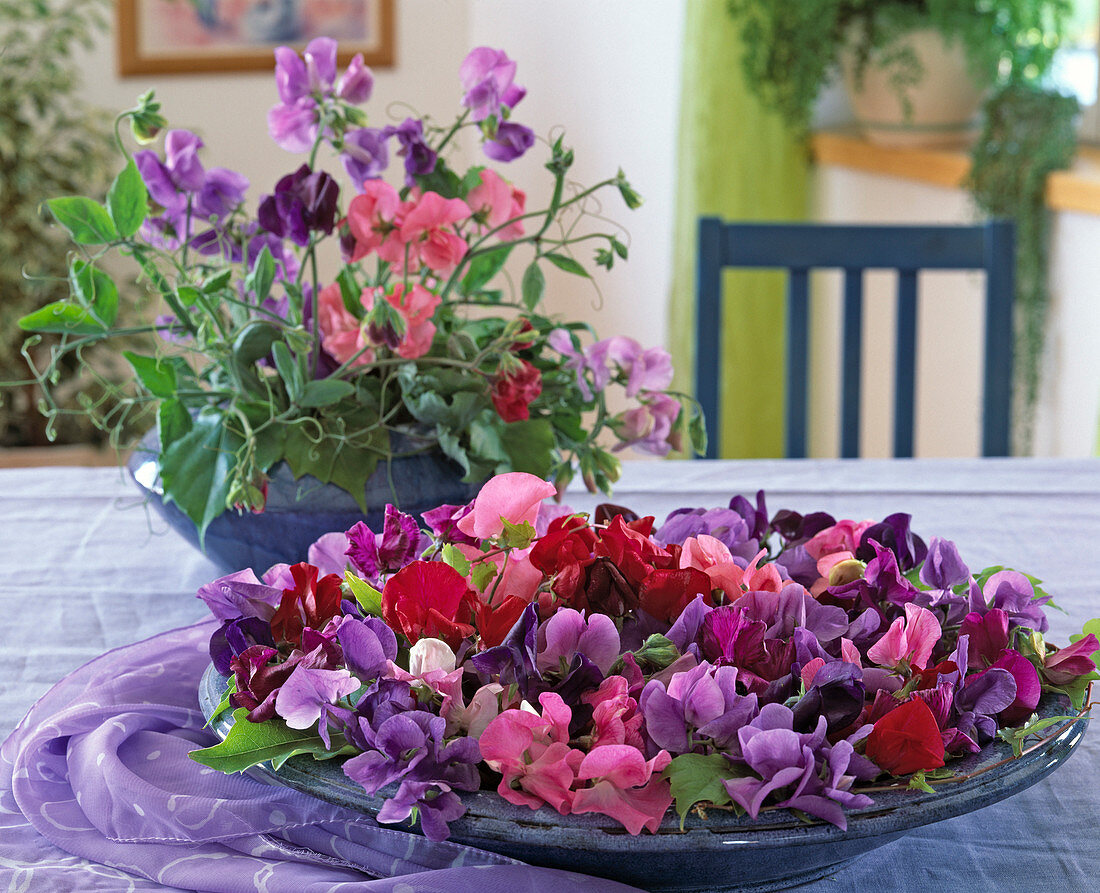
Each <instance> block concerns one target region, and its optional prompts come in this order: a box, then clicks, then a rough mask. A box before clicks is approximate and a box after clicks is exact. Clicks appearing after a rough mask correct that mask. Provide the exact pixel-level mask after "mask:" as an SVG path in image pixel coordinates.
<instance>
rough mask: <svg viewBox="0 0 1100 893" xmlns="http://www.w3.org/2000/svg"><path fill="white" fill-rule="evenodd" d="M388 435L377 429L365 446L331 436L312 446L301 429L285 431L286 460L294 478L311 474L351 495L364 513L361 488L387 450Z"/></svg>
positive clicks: (365, 505)
mask: <svg viewBox="0 0 1100 893" xmlns="http://www.w3.org/2000/svg"><path fill="white" fill-rule="evenodd" d="M388 445H389V436H388V435H387V433H386V431H385V429H384V428H378V429H377V430H376V432H375V433H374V436H373V440H372V441H371V443H370V444H369V445H367V446H363V447H352V446H348V445H347V444H346V443H344V442H342V441H339V440H336V439H334V438H332V437H331V436H326V437H323V438H322V440H321V442H320V443H314V442H313V441H312V440H311V439H310V438H309V437H308V436H306V433H305V431H304V430H303V426H301V425H295V426H294V427H292V428H290V430H289V431H287V437H286V451H285V458H286V460H287V463H288V464H289V465H290V470H291V471H292V472H293V473H294V476H295V477H301V476H302V475H305V474H311V475H313V476H314V477H315V478H317V479H318V480H320V481H322V482H324V483H332V484H335V485H336V486H337V487H342V488H343V489H344V490H346V491H347V492H348V493H350V494H351V495H352V496H353V497H354V498H355V501H356V502H357V503H358V504H359V507H360V508H361V509H362V510H363V511H364V513H365V512H366V511H367V504H366V494H365V493H364V489H365V487H366V484H367V478H369V477H370V476H371V475H372V474H373V473H374V469H375V468H376V467H377V466H378V460H379V457H380V456H382V455H385V453H386V452H387V451H388V449H389V446H388Z"/></svg>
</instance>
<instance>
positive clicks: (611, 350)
mask: <svg viewBox="0 0 1100 893" xmlns="http://www.w3.org/2000/svg"><path fill="white" fill-rule="evenodd" d="M607 340H608V353H607V356H608V359H610V360H611V361H612V362H614V363H616V364H617V365H618V366H619V368H620V369H621V370H622V371H623V372H624V373H625V374H626V377H627V381H626V396H628V397H636V396H637V395H638V394H639V393H640V392H642V391H663V390H664V389H665V388H667V387H668V386H669V385H670V384H672V357H671V356H670V355H669V353H668V351H667V350H665V349H664V348H663V347H650V348H647V349H645V350H643V349H642V346H641V345H640V344H639V343H638V342H637V341H635V340H634V339H633V338H626V337H624V336H622V335H619V336H615V337H612V338H609V339H607Z"/></svg>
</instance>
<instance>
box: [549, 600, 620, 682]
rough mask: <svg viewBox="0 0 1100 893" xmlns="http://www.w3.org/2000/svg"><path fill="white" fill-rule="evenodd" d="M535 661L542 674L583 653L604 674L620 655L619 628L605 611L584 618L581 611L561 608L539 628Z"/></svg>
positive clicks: (566, 665) (556, 668)
mask: <svg viewBox="0 0 1100 893" xmlns="http://www.w3.org/2000/svg"><path fill="white" fill-rule="evenodd" d="M538 638H539V644H540V648H539V655H538V660H537V662H536V664H537V666H538V668H539V670H540V671H542V672H543V673H544V674H545V673H546V672H547V671H549V670H560V669H562V668H568V667H569V665H570V664H571V663H572V662H573V656H574V655H575V654H578V653H579V654H583V655H584V656H585V657H587V658H588V659H589V660H590V661H592V663H594V664H595V665H596V666H597V667H598V668H599V670H600V673H602V674H603V675H605V676H606V675H607V673H608V671H609V670H610V669H611V665H612V664H613V663H615V661H616V660H617V659H618V657H619V651H620V650H621V649H620V644H619V630H618V629H617V628H616V626H615V621H613V620H612V619H611V618H610V617H608V616H607V615H606V614H593V615H592V616H591V617H589V618H588V620H587V621H586V620H585V619H584V615H583V614H581V613H580V611H574V610H573V609H572V608H560V609H559V610H558V611H557V612H556V613H555V614H554V615H553V616H552V617H551V618H550V619H549V620H547V621H546V623H545V624H543V626H541V627H540V628H539V635H538Z"/></svg>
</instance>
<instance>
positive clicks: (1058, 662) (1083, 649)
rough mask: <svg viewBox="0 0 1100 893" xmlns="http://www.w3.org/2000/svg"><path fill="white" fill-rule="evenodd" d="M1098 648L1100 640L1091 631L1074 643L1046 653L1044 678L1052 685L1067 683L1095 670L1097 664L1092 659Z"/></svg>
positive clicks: (1099, 647)
mask: <svg viewBox="0 0 1100 893" xmlns="http://www.w3.org/2000/svg"><path fill="white" fill-rule="evenodd" d="M1097 649H1100V642H1098V641H1097V639H1096V636H1095V635H1093V634H1092V633H1089V634H1088V635H1086V636H1084V637H1083V638H1081V639H1078V640H1077V641H1076V642H1074V643H1073V644H1072V645H1066V646H1065V647H1064V648H1059V649H1058V650H1057V651H1055V652H1054V653H1053V654H1047V655H1045V656H1044V659H1043V671H1042V672H1043V679H1044V680H1046V681H1047V682H1048V683H1050V684H1051V685H1066V684H1067V683H1070V682H1072V681H1073V680H1074V679H1077V678H1078V677H1079V676H1085V675H1087V674H1088V673H1092V672H1095V670H1096V664H1094V663H1093V661H1092V653H1093V652H1094V651H1096V650H1097Z"/></svg>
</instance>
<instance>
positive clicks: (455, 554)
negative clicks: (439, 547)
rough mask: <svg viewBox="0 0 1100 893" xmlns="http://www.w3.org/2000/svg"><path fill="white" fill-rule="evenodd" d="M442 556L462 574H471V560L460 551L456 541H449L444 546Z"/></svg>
mask: <svg viewBox="0 0 1100 893" xmlns="http://www.w3.org/2000/svg"><path fill="white" fill-rule="evenodd" d="M441 557H442V558H443V562H444V563H445V564H449V565H450V566H451V567H453V568H454V569H455V570H456V571H458V572H459V573H460V574H462V576H464V577H468V576H470V560H469V559H468V558H467V557H466V556H465V555H463V554H462V553H461V552H459V551H458V548H457V547H456V546H455V545H454V543H447V544H446V545H444V546H443V552H442V555H441Z"/></svg>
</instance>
